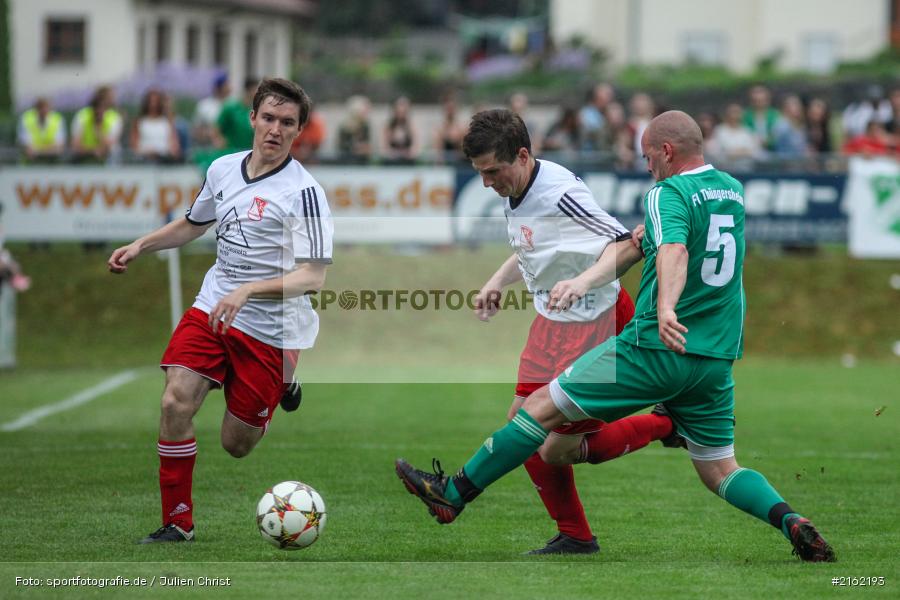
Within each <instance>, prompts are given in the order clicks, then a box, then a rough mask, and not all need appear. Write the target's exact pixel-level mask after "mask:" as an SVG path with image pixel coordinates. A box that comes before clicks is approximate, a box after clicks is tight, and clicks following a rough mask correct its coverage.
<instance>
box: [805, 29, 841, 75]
mask: <svg viewBox="0 0 900 600" xmlns="http://www.w3.org/2000/svg"><path fill="white" fill-rule="evenodd" d="M801 48H802V51H801V52H802V54H801V60H802V61H803V62H802V65H803V68H804V69H806V70H807V71H809V72H810V73H830V72H831V71H833V70H834V68H835V67H836V66H837V63H838V40H837V36H835V35H834V34H831V33H811V34H808V35H806V36H804V38H803V42H802V45H801Z"/></svg>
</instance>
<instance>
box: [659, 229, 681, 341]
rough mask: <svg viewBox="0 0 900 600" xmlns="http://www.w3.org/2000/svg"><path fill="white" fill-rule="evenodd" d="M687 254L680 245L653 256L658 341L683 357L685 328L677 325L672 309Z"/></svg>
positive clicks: (670, 246) (677, 294) (666, 245)
mask: <svg viewBox="0 0 900 600" xmlns="http://www.w3.org/2000/svg"><path fill="white" fill-rule="evenodd" d="M687 264H688V251H687V247H685V245H684V244H662V245H661V246H660V247H659V252H658V253H657V255H656V276H657V279H658V280H659V295H658V297H657V306H658V307H659V309H658V320H659V339H660V340H662V343H663V344H665V345H666V347H667V348H668V349H669V350H673V351H674V352H677V353H679V354H684V353H685V348H684V345H685V343H686V340H685V338H684V335H682V334H685V333H687V331H688V330H687V327H685V326H684V325H682V324H681V323H679V322H678V315H677V314H675V307H676V306H678V300H679V299H680V298H681V293H682V292H683V291H684V283H685V281H686V280H687Z"/></svg>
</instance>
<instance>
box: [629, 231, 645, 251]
mask: <svg viewBox="0 0 900 600" xmlns="http://www.w3.org/2000/svg"><path fill="white" fill-rule="evenodd" d="M645 230H646V227H644V225H643V224H639V225H638V226H637V227H635V228H634V229H632V230H631V243H632V244H634V247H635V248H637V249H638V250H640V251H641V254H643V253H644V248H643V244H642V242H643V241H644V231H645Z"/></svg>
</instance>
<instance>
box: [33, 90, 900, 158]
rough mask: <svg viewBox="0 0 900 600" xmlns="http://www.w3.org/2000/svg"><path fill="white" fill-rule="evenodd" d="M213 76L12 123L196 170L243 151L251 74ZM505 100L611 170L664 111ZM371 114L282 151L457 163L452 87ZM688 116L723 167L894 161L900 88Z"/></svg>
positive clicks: (97, 98) (100, 96) (59, 152)
mask: <svg viewBox="0 0 900 600" xmlns="http://www.w3.org/2000/svg"><path fill="white" fill-rule="evenodd" d="M212 83H213V85H212V90H211V93H210V95H209V97H207V98H204V99H202V100H200V101H199V102H198V103H197V104H196V107H195V109H194V114H193V117H192V119H191V120H188V119H187V118H185V117H184V116H182V115H179V114H177V113H176V111H175V110H174V107H173V101H172V98H171V97H170V96H169V95H168V94H166V93H165V92H164V91H163V90H160V89H156V88H152V89H148V90H147V91H146V92H145V93H144V95H143V98H142V100H141V102H140V104H139V106H138V107H137V110H135V111H134V113H135V114H134V115H133V116H132V117H131V118H130V119H126V115H125V112H124V111H122V110H121V109H120V108H119V107H117V104H116V97H115V92H114V90H113V88H111V87H107V86H104V87H100V88H98V89H97V90H96V91H95V93H94V94H93V96H92V98H91V100H90V102H89V103H88V105H87V106H85V107H83V108H81V109H80V110H78V111H76V112H75V113H74V115H73V116H72V117H71V119H70V123H68V124H67V123H66V119H65V118H64V117H63V115H62V114H61V113H60V112H58V111H55V110H54V109H53V106H52V103H51V101H50V99H48V98H46V97H42V98H38V99H37V100H36V101H35V103H34V105H33V107H32V108H30V109H28V110H26V111H25V112H24V113H23V114H22V115H21V118H20V120H19V127H18V143H19V146H20V148H21V158H22V161H23V162H25V163H47V162H60V161H71V162H78V163H94V164H104V163H106V164H115V163H117V162H120V161H123V160H124V161H137V162H149V163H155V164H170V163H179V162H184V161H188V160H192V161H194V162H195V163H197V164H199V165H201V166H206V165H208V164H209V163H210V162H212V160H214V159H215V158H216V157H218V156H221V155H222V154H226V153H229V152H235V151H239V150H243V149H248V148H250V146H251V145H252V140H253V130H252V129H251V127H250V121H249V118H248V114H249V112H250V108H251V104H252V100H253V95H254V93H255V91H256V87H257V84H258V82H257V81H256V80H254V79H248V80H247V81H244V82H242V83H243V84H242V86H241V88H240V90H239V91H238V93H237V94H236V95H232V85H231V82H230V81H229V80H228V77H227V76H226V75H224V74H223V75H220V76H218V77H217V78H216V79H215V80H214V81H213V82H212ZM508 107H509V108H510V109H511V110H513V111H515V112H517V113H519V114H520V115H521V116H522V118H523V119H524V120H525V123H526V124H527V125H528V127H529V131H530V132H531V134H532V143H533V146H534V149H535V152H536V154H538V155H539V156H541V155H543V156H547V157H549V158H552V159H556V160H560V161H562V162H578V163H580V164H595V165H597V166H602V167H611V168H616V169H621V170H643V169H644V168H645V164H644V159H643V157H642V156H641V148H640V139H641V135H642V133H643V131H644V129H645V128H646V126H647V124H648V123H649V122H650V120H651V119H652V118H653V117H654V116H655V115H657V114H659V113H660V112H662V111H663V110H667V109H669V108H673V107H668V106H662V105H660V103H659V102H658V101H657V100H656V99H654V98H653V97H652V96H651V95H649V94H647V93H644V92H636V93H633V94H631V95H630V96H629V97H628V98H620V97H619V95H618V93H617V90H616V89H615V88H614V87H613V86H612V85H610V84H609V83H600V84H597V85H595V86H593V87H592V88H591V89H590V90H589V92H588V94H587V95H586V98H585V100H584V103H583V104H581V105H580V106H577V105H564V106H561V107H560V108H559V111H558V115H557V116H556V117H555V118H554V119H553V120H552V122H550V123H549V126H546V127H543V126H541V125H540V124H538V122H537V120H535V119H534V118H533V115H532V114H531V109H530V108H529V102H528V98H527V96H526V95H525V94H522V93H516V94H513V95H512V96H511V97H510V99H509V103H508ZM483 108H487V106H486V105H484V106H480V105H479V106H474V107H472V112H473V113H474V112H477V111H478V110H481V109H483ZM371 112H372V104H371V102H370V101H369V99H368V98H366V97H365V96H359V95H357V96H351V97H350V98H348V99H347V100H346V104H345V107H344V110H343V112H342V116H341V118H340V119H332V122H326V119H325V118H324V117H323V115H322V114H321V113H320V112H319V111H317V110H315V108H314V109H313V111H312V113H311V115H310V120H309V122H308V123H307V125H306V127H305V128H304V130H303V131H302V133H301V135H300V136H298V138H297V140H296V141H295V143H294V147H293V148H292V150H291V152H292V154H293V155H294V157H295V158H297V159H298V160H300V161H301V162H304V163H315V162H318V161H319V160H322V159H323V158H325V159H328V160H332V161H334V162H338V163H341V164H368V163H375V162H377V163H380V164H415V163H420V162H431V163H443V164H455V163H459V162H462V161H463V156H462V152H461V145H462V138H463V136H464V135H465V133H466V127H467V121H468V114H469V113H466V112H464V111H462V110H460V105H459V103H458V102H457V98H456V96H455V95H454V94H452V93H451V94H447V95H445V96H444V98H443V99H442V102H441V105H440V112H441V116H440V118H439V119H438V120H436V121H434V123H433V126H432V127H431V128H430V129H431V130H430V131H424V130H423V129H424V128H423V127H421V122H420V121H419V120H417V119H416V118H415V112H416V107H415V106H413V104H412V103H411V102H410V100H409V99H408V98H406V97H403V96H401V97H398V98H397V99H396V100H394V102H393V103H392V104H391V106H390V109H389V111H388V115H387V117H386V118H385V120H384V122H383V124H382V125H381V126H380V127H376V126H373V123H372V116H371ZM694 116H695V117H696V119H697V122H698V123H699V124H700V126H701V128H702V129H703V134H704V138H705V140H706V148H705V154H706V156H707V158H708V160H710V161H711V162H714V163H716V164H718V165H721V166H722V167H723V168H727V169H729V170H733V171H746V170H750V169H754V168H758V167H759V166H760V165H761V164H770V165H773V164H776V163H777V164H778V165H779V167H781V168H785V167H786V168H792V167H793V168H797V169H802V170H810V169H813V170H816V169H818V168H819V167H821V166H822V165H823V164H824V162H825V161H827V160H830V159H832V158H834V157H839V156H841V155H843V156H849V155H866V156H891V157H895V158H897V157H900V87H897V88H895V89H893V90H891V91H890V92H889V93H886V92H885V91H884V90H883V89H882V88H881V87H880V86H877V85H872V86H870V87H869V88H868V89H867V90H865V94H864V95H863V97H861V98H860V99H859V100H858V101H856V102H853V103H851V104H850V105H848V106H846V107H845V108H844V110H843V111H842V113H841V114H840V115H839V116H837V115H832V111H831V107H830V106H829V105H828V102H827V101H826V100H825V99H823V98H820V97H800V96H798V95H796V94H791V93H788V94H785V95H782V96H780V97H777V98H775V97H773V94H772V92H771V91H770V90H769V88H767V87H766V86H765V85H761V84H759V85H754V86H752V87H751V88H750V89H749V90H748V93H747V97H746V103H745V104H742V103H739V102H733V103H729V104H726V105H725V106H722V107H721V109H720V110H717V111H705V112H700V113H697V114H695V115H694ZM126 121H130V122H129V124H128V126H127V127H126ZM544 121H545V122H546V119H545V120H544ZM329 128H334V132H335V136H333V137H334V139H335V143H334V149H333V151H331V152H323V145H324V143H325V140H326V137H327V133H328V129H329Z"/></svg>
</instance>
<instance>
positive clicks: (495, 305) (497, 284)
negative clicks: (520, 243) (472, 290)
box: [474, 254, 522, 321]
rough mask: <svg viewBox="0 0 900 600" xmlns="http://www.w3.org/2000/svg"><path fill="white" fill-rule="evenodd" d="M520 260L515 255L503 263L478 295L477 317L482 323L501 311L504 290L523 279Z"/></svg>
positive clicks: (476, 302) (475, 302)
mask: <svg viewBox="0 0 900 600" xmlns="http://www.w3.org/2000/svg"><path fill="white" fill-rule="evenodd" d="M518 263H519V258H518V256H516V255H515V254H513V255H512V256H510V257H509V258H507V259H506V260H505V261H503V264H502V265H500V268H499V269H497V272H496V273H494V274H493V275H491V278H490V279H488V280H487V283H485V284H484V285H483V286H482V288H481V290H480V291H479V292H478V295H477V296H475V301H474V305H475V316H476V317H478V318H479V319H481V320H482V321H488V320H490V318H491V317H493V316H494V315H495V314H497V311H498V310H500V297H501V295H502V293H503V288H504V287H506V286H507V285H509V284H511V283H515V282H516V281H520V280H521V279H522V272H521V271H519V264H518Z"/></svg>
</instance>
